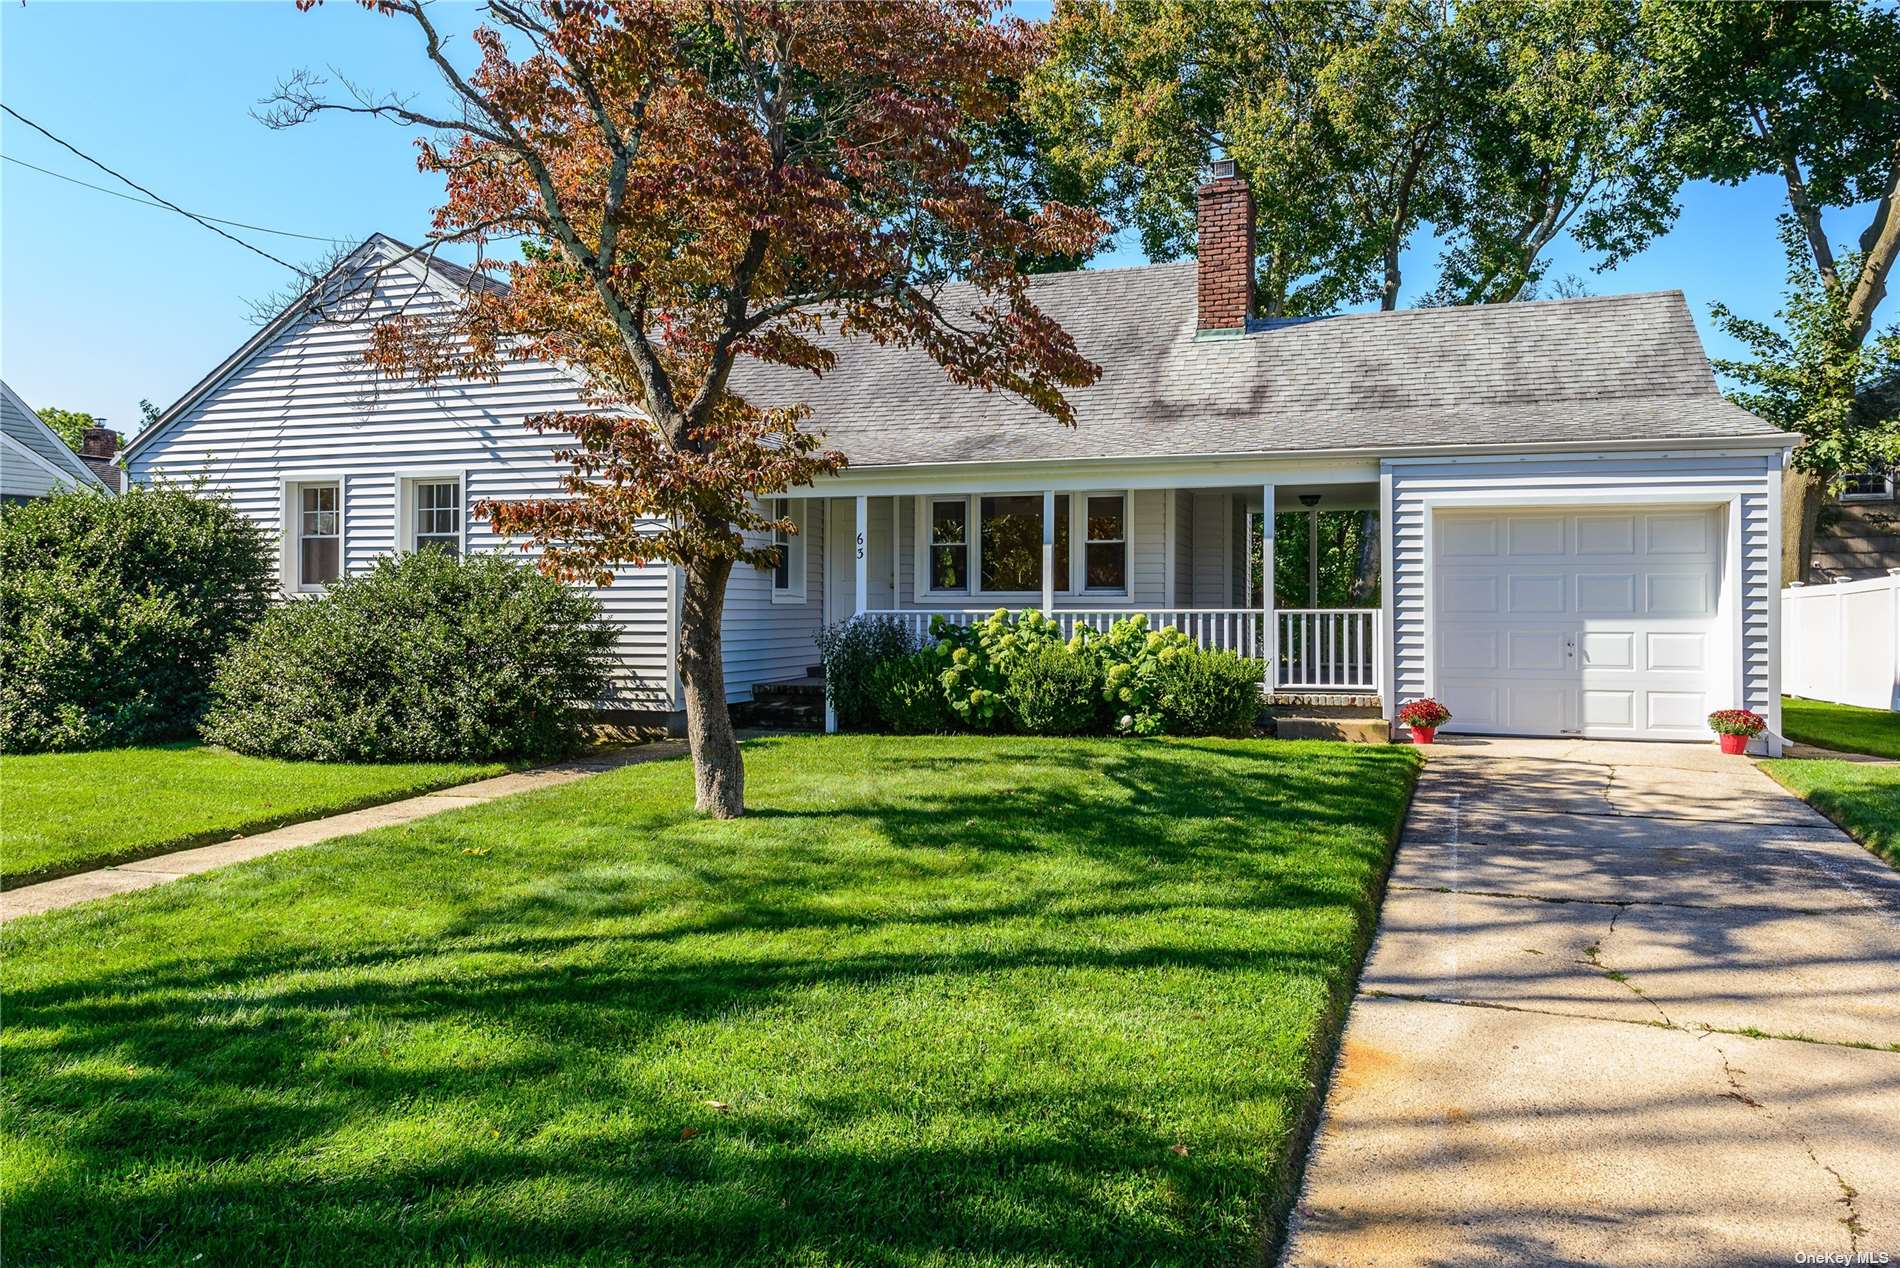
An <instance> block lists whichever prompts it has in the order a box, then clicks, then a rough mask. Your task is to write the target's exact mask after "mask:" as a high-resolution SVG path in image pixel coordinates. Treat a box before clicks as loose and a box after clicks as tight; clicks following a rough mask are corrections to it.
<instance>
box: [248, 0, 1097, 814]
mask: <svg viewBox="0 0 1900 1268" xmlns="http://www.w3.org/2000/svg"><path fill="white" fill-rule="evenodd" d="M301 2H302V3H304V4H306V6H307V5H308V4H309V3H312V2H313V0H301ZM364 3H365V7H367V8H371V9H373V10H375V11H377V12H379V13H382V14H387V15H392V16H395V17H397V18H399V19H401V20H403V21H405V22H408V23H410V24H412V25H413V27H414V29H415V31H416V33H417V34H418V36H419V37H420V43H421V50H422V55H423V57H424V58H425V59H426V60H427V62H428V64H429V65H430V66H431V67H432V68H433V70H434V72H435V73H436V76H437V77H438V78H439V79H440V81H441V84H442V86H443V88H444V90H445V94H446V98H447V100H448V102H449V103H450V104H449V106H448V107H447V108H445V109H441V110H431V109H429V108H427V107H426V106H424V105H420V104H418V103H417V102H416V101H415V100H414V99H411V98H406V97H400V96H393V95H391V96H375V95H372V94H370V93H368V92H366V91H357V90H351V91H349V92H347V93H345V94H344V95H343V97H342V98H332V97H330V96H329V95H327V94H326V93H325V91H324V90H323V86H322V84H321V82H320V81H318V80H316V79H314V78H313V77H311V76H308V75H298V76H293V77H292V78H291V79H290V80H288V81H287V82H286V83H285V84H284V85H283V86H282V88H281V90H280V92H279V94H278V97H277V99H276V103H275V106H274V108H273V110H272V111H271V115H270V117H271V118H272V120H273V121H275V122H277V123H280V124H289V123H295V122H298V121H301V120H304V119H307V118H309V117H311V116H312V115H314V114H317V113H319V112H322V111H330V110H338V111H345V112H352V113H358V114H367V115H374V116H379V117H382V118H385V119H390V120H394V121H396V122H399V123H401V124H405V125H409V126H413V127H417V128H422V129H427V130H428V131H429V132H430V133H431V135H430V136H428V137H427V138H425V139H423V140H421V141H420V142H419V148H420V153H421V163H422V166H423V167H424V168H425V169H426V170H430V171H435V172H440V173H442V174H443V175H444V176H445V178H446V180H447V189H448V192H447V199H446V201H445V202H444V204H443V205H442V207H441V208H440V209H439V210H438V212H437V215H436V231H435V234H434V235H433V240H434V241H435V242H441V241H445V240H450V239H456V240H465V241H475V242H478V243H486V242H489V241H491V240H493V239H496V238H502V237H513V238H518V239H521V240H522V242H523V249H522V259H521V260H520V261H519V262H518V263H512V264H509V265H507V266H506V269H505V271H506V274H507V279H508V281H509V283H510V285H509V286H508V287H507V288H505V289H504V288H499V287H474V288H471V289H470V290H469V292H468V294H467V296H466V298H465V301H464V302H463V303H462V304H461V305H460V306H459V309H458V311H457V313H456V316H455V320H454V322H453V323H452V325H451V328H450V329H447V330H444V329H443V328H442V327H441V326H440V325H439V324H437V323H431V322H428V321H426V320H423V319H420V318H415V317H397V318H394V319H391V320H389V321H387V322H385V323H383V324H382V325H380V326H379V327H378V328H377V338H376V339H375V340H374V347H373V351H372V357H373V358H374V359H375V360H376V362H377V363H378V364H379V365H380V366H381V367H382V368H383V369H384V370H385V371H387V372H391V373H404V374H412V375H420V376H423V377H428V376H431V375H436V374H445V373H456V374H482V373H492V372H493V370H494V368H495V366H496V363H497V360H498V359H499V358H501V357H505V356H534V357H542V358H547V359H551V360H554V361H557V362H560V363H562V364H565V365H568V366H572V367H574V368H576V369H578V370H580V371H581V372H582V373H583V374H584V375H585V377H586V379H587V382H588V383H589V384H590V385H591V391H592V395H593V397H594V398H595V401H596V402H597V403H598V405H599V406H600V409H599V410H598V411H597V412H585V413H579V412H577V413H559V414H548V415H541V416H537V417H535V418H532V419H530V420H529V425H530V426H531V427H534V428H537V429H539V430H542V431H550V432H561V433H567V434H569V435H571V436H573V438H574V442H575V444H574V447H573V449H572V450H571V451H569V452H568V454H567V457H568V458H569V460H570V461H571V462H572V464H573V472H572V474H571V475H570V476H568V477H567V478H566V495H565V496H563V497H560V498H550V499H545V500H539V501H531V502H510V503H485V504H483V505H482V506H481V507H480V508H479V509H480V511H481V512H482V513H484V514H486V515H488V516H489V517H490V518H491V519H492V520H493V522H494V523H495V525H496V526H497V527H498V528H499V529H500V530H502V531H503V532H506V533H510V534H514V535H519V536H524V537H526V538H527V539H529V540H530V541H532V542H533V543H534V544H536V545H538V546H539V547H541V560H542V566H543V568H544V569H546V570H548V571H550V572H552V573H554V574H556V575H559V576H562V577H566V578H577V579H590V580H594V581H597V582H599V583H602V584H604V583H606V582H607V581H608V580H609V579H610V578H611V570H612V568H613V567H614V566H615V565H616V564H621V563H647V562H652V561H665V562H668V563H672V564H677V565H678V566H679V567H680V569H681V572H682V575H683V579H684V587H683V594H682V602H681V612H680V633H679V640H680V641H679V665H680V674H681V678H682V680H683V682H684V685H685V691H686V712H687V727H688V735H689V738H690V740H691V743H692V750H693V760H694V767H695V775H696V781H697V798H698V805H699V807H700V808H701V809H702V810H703V811H706V812H708V813H711V814H714V815H718V816H732V815H737V814H740V813H742V812H743V810H744V785H743V780H744V774H743V767H742V765H741V760H740V754H739V749H738V745H737V743H736V741H735V739H734V737H733V731H732V723H731V719H730V717H729V716H728V714H727V710H726V703H725V674H724V668H723V663H722V654H721V645H720V643H721V639H720V634H721V617H722V612H723V609H724V606H725V594H726V583H727V579H728V577H729V576H730V574H731V571H732V568H733V567H734V566H735V564H742V565H767V564H770V563H772V562H773V561H774V559H775V554H774V548H773V547H772V546H771V545H770V540H771V537H770V534H771V531H772V530H774V529H778V528H783V529H786V530H788V531H793V526H792V525H790V524H786V523H781V522H779V521H776V520H774V519H773V518H771V517H770V515H769V514H767V513H766V512H765V511H764V510H762V509H761V506H762V503H761V498H762V497H763V496H764V495H769V494H773V493H778V492H781V491H784V490H787V489H795V488H799V487H803V486H806V485H809V484H810V483H811V482H812V481H814V480H816V479H818V478H819V477H822V476H823V475H825V474H827V473H830V472H832V471H835V470H836V469H838V467H839V466H840V465H842V464H843V462H844V461H845V460H846V459H845V455H843V454H840V453H837V452H835V451H832V450H829V449H827V448H825V447H824V444H823V440H822V435H821V432H820V430H819V429H820V428H822V425H823V422H824V420H823V419H817V420H811V419H809V418H808V413H809V411H808V410H806V409H805V408H804V407H803V406H801V405H800V404H798V403H797V402H796V401H770V402H762V403H761V402H753V401H749V400H747V399H745V398H743V397H742V396H741V395H739V394H738V393H737V392H736V391H735V390H734V388H733V371H734V367H735V365H736V364H737V363H738V362H739V361H740V359H742V358H753V359H756V360H758V361H763V362H769V363H774V364H777V365H781V366H790V367H795V368H797V369H801V370H805V371H809V372H811V373H812V374H814V375H820V374H824V373H827V372H829V371H830V370H832V369H833V365H834V354H833V353H832V352H831V351H830V350H829V349H828V348H827V347H826V346H825V345H824V344H823V343H821V342H820V341H818V340H817V339H815V338H814V336H815V335H816V334H817V333H818V332H819V331H820V329H821V327H823V326H824V325H825V324H826V323H832V324H834V325H835V326H839V327H842V328H843V329H844V330H845V331H847V332H850V333H854V334H856V335H857V336H859V337H862V338H865V339H868V340H876V341H879V342H883V343H887V344H898V345H904V346H912V347H916V348H919V349H921V350H923V351H924V352H925V353H927V354H928V355H929V356H930V357H931V358H933V359H934V360H935V361H936V362H937V363H938V364H939V365H941V366H942V367H943V370H944V372H945V373H946V374H947V375H948V376H949V377H950V378H951V379H952V380H954V381H956V382H959V383H963V384H966V385H969V386H971V387H975V388H983V389H1001V390H1006V391H1010V392H1014V393H1016V394H1019V395H1020V396H1022V397H1023V398H1024V399H1025V400H1027V401H1029V402H1030V403H1031V404H1033V405H1035V406H1036V407H1037V408H1039V409H1041V410H1042V411H1044V412H1045V413H1047V414H1048V415H1049V416H1050V417H1051V418H1052V419H1054V420H1057V421H1058V422H1063V423H1072V421H1073V419H1072V411H1071V408H1070V406H1069V404H1068V402H1067V401H1066V400H1065V398H1064V396H1063V390H1064V389H1065V388H1069V387H1077V386H1082V385H1085V384H1087V383H1089V382H1091V381H1093V379H1094V378H1095V377H1096V375H1097V373H1098V371H1097V369H1096V367H1095V366H1093V365H1092V364H1091V363H1090V362H1089V361H1088V360H1087V359H1086V358H1085V357H1083V356H1082V355H1081V353H1080V352H1079V351H1078V350H1077V349H1076V347H1075V345H1074V343H1073V342H1072V341H1071V340H1070V338H1069V337H1068V335H1067V334H1066V333H1065V332H1064V331H1063V330H1062V329H1061V328H1060V327H1059V326H1058V325H1057V324H1056V323H1055V322H1054V321H1053V320H1052V319H1050V318H1049V317H1048V316H1047V315H1046V314H1044V313H1042V312H1041V311H1040V310H1039V309H1038V308H1037V306H1036V304H1035V303H1034V301H1033V299H1032V298H1031V296H1030V293H1029V291H1028V289H1027V286H1026V282H1025V277H1024V272H1023V264H1024V262H1025V261H1026V260H1034V259H1039V258H1045V257H1050V256H1057V257H1060V256H1077V255H1084V254H1086V253H1087V252H1088V251H1089V250H1090V249H1092V248H1093V246H1094V245H1095V244H1096V243H1097V242H1098V241H1099V240H1100V238H1101V235H1102V231H1103V228H1104V226H1103V225H1102V223H1101V221H1100V220H1099V219H1098V218H1097V217H1096V216H1094V214H1093V213H1089V212H1084V211H1079V210H1076V209H1074V208H1071V207H1068V206H1066V205H1063V204H1060V203H1050V204H1048V205H1046V206H1043V207H1041V208H1040V209H1038V210H1037V211H1036V212H1035V213H1034V214H1031V215H1023V214H1017V215H1012V214H1011V208H1010V206H1008V205H1006V203H1005V201H1004V200H1002V199H999V198H998V197H997V196H996V195H995V193H994V191H993V190H992V189H991V188H989V187H988V185H987V184H986V182H985V180H984V172H983V170H982V169H980V168H979V167H977V166H975V165H973V163H972V154H971V146H970V144H969V137H970V136H971V135H972V129H973V128H981V127H982V126H984V125H986V124H988V123H992V122H994V121H996V120H997V119H999V118H1000V117H1001V115H1002V113H1003V111H1004V110H1005V108H1006V106H1007V101H1008V95H1009V94H1008V85H1009V84H1010V83H1012V82H1015V81H1020V80H1021V79H1022V77H1023V76H1024V75H1026V74H1027V73H1028V71H1029V70H1030V69H1031V67H1032V65H1033V63H1034V61H1035V58H1036V55H1037V40H1036V32H1035V31H1034V29H1032V28H1031V27H1029V26H1027V25H1025V24H1023V23H1021V22H1019V21H1016V20H1013V19H1011V18H1008V17H1006V16H1001V15H999V14H997V12H996V8H997V6H996V5H995V4H994V3H992V2H991V0H931V2H930V3H919V2H915V0H897V2H890V3H885V2H881V0H820V2H817V3H804V4H798V3H772V2H770V0H540V2H531V0H488V3H487V4H486V5H485V6H484V9H485V13H486V17H487V21H488V25H485V26H484V27H482V28H481V29H480V30H478V31H477V33H476V36H475V42H476V45H477V47H478V49H479V51H480V55H481V56H480V64H479V65H478V66H476V67H474V68H473V69H465V68H464V67H462V66H460V65H458V64H457V63H456V62H455V60H454V59H453V58H452V57H451V55H450V52H449V50H448V48H447V47H446V43H445V39H444V36H443V33H442V32H441V31H440V30H438V28H437V26H436V23H435V21H434V18H433V16H432V14H431V11H430V9H429V8H428V6H427V5H426V4H424V3H422V2H421V0H364ZM1018 210H1019V211H1020V209H1018ZM952 280H961V281H963V282H966V283H968V284H969V286H968V287H967V288H959V289H956V290H945V289H944V287H945V284H946V283H948V282H950V281H952Z"/></svg>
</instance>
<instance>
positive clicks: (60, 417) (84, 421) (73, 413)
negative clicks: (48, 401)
mask: <svg viewBox="0 0 1900 1268" xmlns="http://www.w3.org/2000/svg"><path fill="white" fill-rule="evenodd" d="M36 412H37V413H38V414H39V416H40V421H41V422H42V423H45V424H46V425H47V426H48V427H51V428H52V429H53V431H54V432H55V433H56V434H57V435H58V436H59V438H60V439H61V440H63V441H65V442H66V447H67V448H68V449H70V450H72V451H73V452H74V453H78V452H79V451H80V449H81V448H82V447H83V446H84V443H85V439H86V428H88V427H97V426H99V425H100V422H99V420H98V419H97V418H95V417H93V416H92V415H91V414H88V413H86V412H85V411H84V410H77V409H61V408H60V407H59V406H57V405H42V406H40V408H39V409H38V410H37V411H36ZM113 435H115V436H118V440H119V443H120V444H121V445H123V444H124V443H125V437H124V436H121V435H119V433H117V432H114V433H113Z"/></svg>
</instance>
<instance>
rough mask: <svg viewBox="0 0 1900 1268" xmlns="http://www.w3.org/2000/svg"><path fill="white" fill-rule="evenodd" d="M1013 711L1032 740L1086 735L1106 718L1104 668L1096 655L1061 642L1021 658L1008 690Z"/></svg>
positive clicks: (1015, 717)
mask: <svg viewBox="0 0 1900 1268" xmlns="http://www.w3.org/2000/svg"><path fill="white" fill-rule="evenodd" d="M1007 691H1008V701H1009V711H1010V715H1011V716H1012V717H1013V718H1014V719H1015V721H1016V725H1017V727H1018V728H1019V729H1021V730H1023V731H1026V732H1028V733H1029V734H1030V735H1080V734H1081V733H1082V732H1084V731H1091V730H1094V729H1096V727H1097V725H1098V723H1099V721H1100V718H1101V716H1102V709H1101V698H1102V668H1101V662H1100V661H1098V660H1097V659H1096V658H1095V654H1094V653H1093V652H1090V651H1088V650H1086V649H1083V648H1078V649H1077V650H1073V651H1072V650H1070V649H1069V648H1068V647H1067V646H1065V645H1063V644H1061V643H1047V644H1043V645H1040V646H1037V647H1033V648H1030V649H1028V650H1025V651H1024V652H1022V653H1020V654H1019V655H1017V656H1016V657H1015V660H1014V663H1013V664H1012V665H1011V666H1010V671H1009V682H1008V685H1007Z"/></svg>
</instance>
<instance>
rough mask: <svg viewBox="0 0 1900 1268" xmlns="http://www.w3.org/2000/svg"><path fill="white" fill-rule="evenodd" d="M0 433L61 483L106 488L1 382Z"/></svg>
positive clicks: (11, 390)
mask: <svg viewBox="0 0 1900 1268" xmlns="http://www.w3.org/2000/svg"><path fill="white" fill-rule="evenodd" d="M0 432H3V433H4V434H5V435H6V436H7V437H8V438H9V439H11V440H12V441H14V443H16V444H18V445H19V446H20V447H21V448H22V449H23V450H25V451H26V452H27V453H29V454H31V455H32V457H33V458H34V459H36V460H37V461H38V462H39V463H40V464H41V465H43V466H45V467H48V468H51V470H52V471H54V472H55V473H57V474H58V475H59V476H60V477H62V478H63V479H65V480H67V481H69V482H71V483H75V484H80V485H83V486H85V487H87V488H91V489H103V488H105V487H106V486H105V483H104V482H103V481H102V480H100V479H99V477H98V476H97V475H95V474H93V471H92V469H91V468H90V467H88V466H87V465H86V464H85V463H83V462H81V461H80V460H79V455H78V454H76V453H74V452H73V451H72V450H71V449H70V448H68V447H67V444H66V442H65V441H63V440H61V439H60V438H59V433H58V432H56V431H54V430H53V429H52V428H51V427H48V426H47V425H46V424H45V423H44V422H42V421H40V416H39V414H38V413H37V412H36V411H35V410H34V409H33V408H32V407H31V406H30V405H28V404H27V403H26V402H25V401H23V400H21V399H20V395H19V393H17V392H15V391H14V390H13V389H12V388H11V387H8V386H7V384H6V383H5V381H4V380H0Z"/></svg>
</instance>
